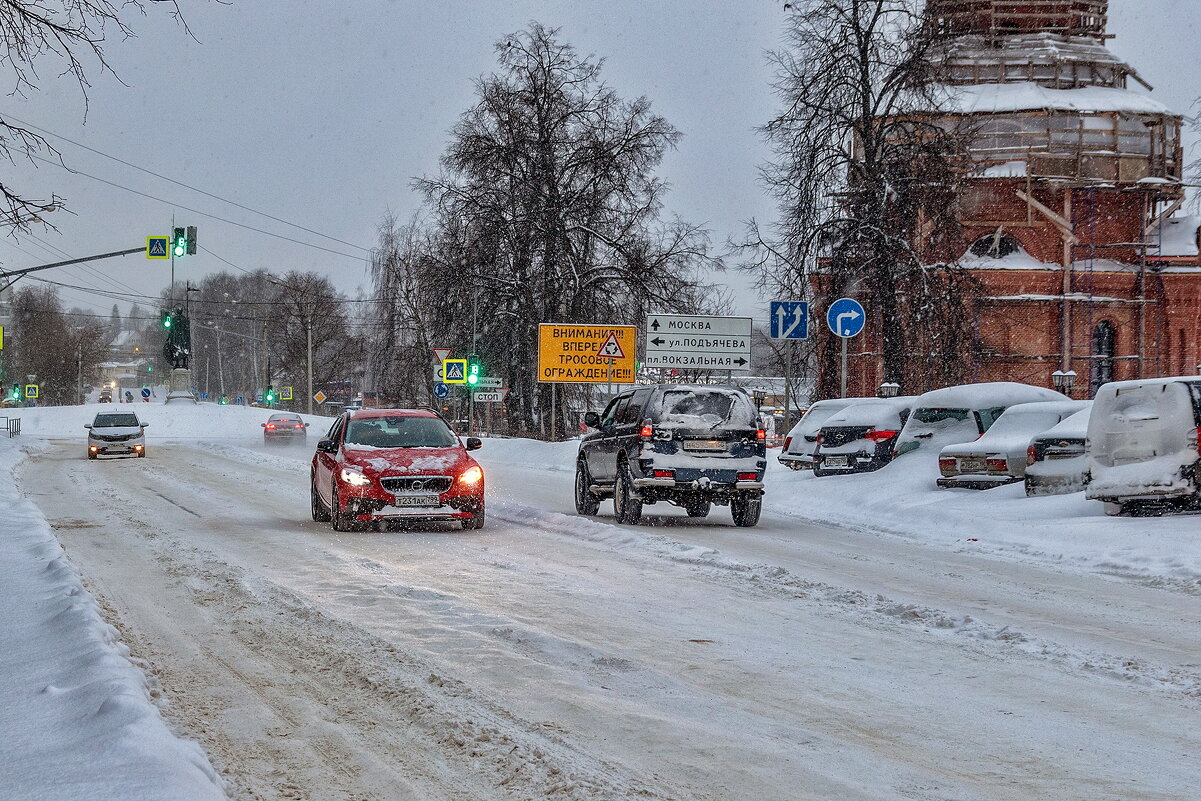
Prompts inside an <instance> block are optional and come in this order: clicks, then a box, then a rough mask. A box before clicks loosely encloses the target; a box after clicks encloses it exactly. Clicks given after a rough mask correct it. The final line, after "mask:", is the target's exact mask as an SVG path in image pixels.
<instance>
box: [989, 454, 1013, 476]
mask: <svg viewBox="0 0 1201 801" xmlns="http://www.w3.org/2000/svg"><path fill="white" fill-rule="evenodd" d="M984 466H985V467H986V468H988V469H989V470H999V471H1001V472H1006V471H1008V470H1009V460H1008V459H1005V458H1002V457H1000V456H994V457H993V458H992V459H985V460H984Z"/></svg>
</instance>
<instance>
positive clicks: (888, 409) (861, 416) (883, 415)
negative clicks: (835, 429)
mask: <svg viewBox="0 0 1201 801" xmlns="http://www.w3.org/2000/svg"><path fill="white" fill-rule="evenodd" d="M916 400H917V396H916V395H907V396H903V397H900V398H869V399H867V400H864V401H861V402H859V403H852V404H851V405H850V406H847V407H845V408H843V409H841V410H840V411H838V412H835V413H834V414H833V415H831V416H830V417H828V418H826V421H825V422H824V423H822V427H823V428H824V427H825V426H872V425H877V424H879V423H885V424H887V425H897V424H898V423H900V422H901V413H902V412H904V411H907V410H909V409H912V408H913V402H914V401H916Z"/></svg>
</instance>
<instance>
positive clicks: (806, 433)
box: [779, 398, 876, 470]
mask: <svg viewBox="0 0 1201 801" xmlns="http://www.w3.org/2000/svg"><path fill="white" fill-rule="evenodd" d="M869 400H876V399H875V398H830V399H828V400H822V401H818V402H817V403H815V404H813V405H812V406H810V407H809V410H808V411H806V412H805V416H804V417H802V418H801V419H800V422H798V423H797V424H796V425H794V426H793V427H792V430H791V431H789V432H788V436H787V437H785V438H784V449H783V451H782V452H781V453H780V456H779V462H780V464H782V465H784V466H785V467H789V468H792V469H793V470H812V469H813V461H814V458H813V457H814V454H815V453H816V451H817V432H818V431H820V430H821V427H822V424H823V423H825V422H826V421H827V420H829V419H830V417H832V416H833V415H834V414H835V413H836V412H840V411H842V410H843V409H845V408H847V407H848V406H850V405H851V404H854V403H862V402H863V401H869Z"/></svg>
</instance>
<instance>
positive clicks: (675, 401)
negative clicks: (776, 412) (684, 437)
mask: <svg viewBox="0 0 1201 801" xmlns="http://www.w3.org/2000/svg"><path fill="white" fill-rule="evenodd" d="M659 422H662V423H684V424H691V425H697V424H703V425H706V426H716V425H718V424H720V423H731V424H733V425H739V426H752V427H753V426H755V425H757V423H756V421H755V407H753V406H752V405H751V404H750V401H748V400H747V399H746V398H745V397H744V396H741V395H739V394H737V393H734V392H713V391H706V390H689V389H679V390H675V389H673V390H668V391H666V392H664V393H663V400H662V402H661V406H660V414H659Z"/></svg>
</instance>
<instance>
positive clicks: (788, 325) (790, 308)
mask: <svg viewBox="0 0 1201 801" xmlns="http://www.w3.org/2000/svg"><path fill="white" fill-rule="evenodd" d="M771 338H772V339H808V338H809V304H808V303H807V302H805V301H803V300H773V301H772V302H771Z"/></svg>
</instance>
